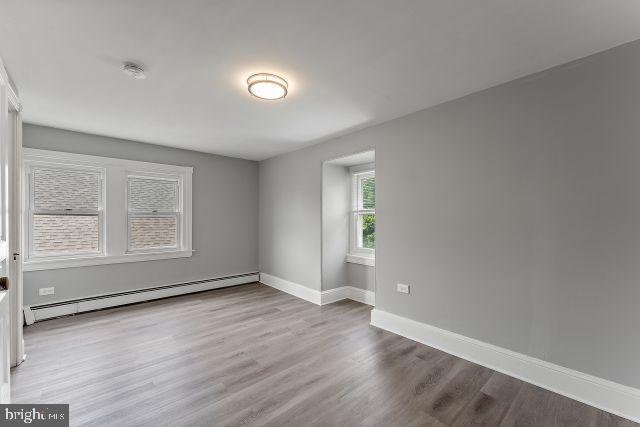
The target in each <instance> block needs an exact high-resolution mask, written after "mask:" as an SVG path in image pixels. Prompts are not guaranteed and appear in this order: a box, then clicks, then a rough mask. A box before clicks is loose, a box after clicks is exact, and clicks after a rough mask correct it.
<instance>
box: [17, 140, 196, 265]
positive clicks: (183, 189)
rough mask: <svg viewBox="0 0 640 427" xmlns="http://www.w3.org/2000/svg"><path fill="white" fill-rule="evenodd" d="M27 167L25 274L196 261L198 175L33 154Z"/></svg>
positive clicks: (49, 153)
mask: <svg viewBox="0 0 640 427" xmlns="http://www.w3.org/2000/svg"><path fill="white" fill-rule="evenodd" d="M23 165H24V168H23V170H24V177H23V183H24V184H23V189H24V198H23V200H25V204H24V210H23V212H24V216H23V230H24V239H23V242H24V246H25V247H24V248H23V251H24V254H25V257H24V261H23V262H24V263H23V267H24V269H25V270H26V271H29V270H46V269H54V268H67V267H80V266H85V265H99V264H112V263H122V262H134V261H149V260H154V259H167V258H182V257H188V256H191V254H192V247H191V177H192V172H193V169H192V168H190V167H185V166H173V165H163V164H157V163H146V162H138V161H132V160H123V159H113V158H107V157H97V156H86V155H80V154H72V153H61V152H54V151H46V150H36V149H30V148H25V149H24V150H23Z"/></svg>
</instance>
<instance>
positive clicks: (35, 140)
mask: <svg viewBox="0 0 640 427" xmlns="http://www.w3.org/2000/svg"><path fill="white" fill-rule="evenodd" d="M23 145H24V146H25V147H31V148H40V149H47V150H55V151H66V152H71V153H80V154H91V155H97V156H106V157H116V158H123V159H130V160H140V161H147V162H154V163H166V164H172V165H181V166H193V248H194V250H195V251H196V252H195V253H194V254H193V256H192V257H190V258H180V259H172V260H162V261H145V262H135V263H125V264H113V265H102V266H94V267H78V268H67V269H59V270H44V271H33V272H25V274H24V303H25V304H27V305H29V304H36V303H43V302H47V301H52V300H59V299H67V298H76V297H82V296H88V295H94V294H99V293H105V292H117V291H123V290H127V289H135V288H142V287H149V286H155V285H160V284H170V283H179V282H186V281H191V280H198V279H206V278H212V277H218V276H225V275H230V274H234V273H245V272H252V271H257V270H258V254H257V246H258V242H257V236H258V213H257V212H258V165H257V163H256V162H253V161H248V160H240V159H232V158H229V157H222V156H215V155H211V154H205V153H199V152H195V151H187V150H179V149H174V148H167V147H162V146H158V145H151V144H143V143H139V142H132V141H126V140H120V139H113V138H106V137H101V136H96V135H89V134H84V133H77V132H70V131H65V130H60V129H54V128H48V127H41V126H35V125H25V126H24V135H23ZM46 286H55V288H56V294H55V295H52V296H43V297H40V296H38V288H40V287H46Z"/></svg>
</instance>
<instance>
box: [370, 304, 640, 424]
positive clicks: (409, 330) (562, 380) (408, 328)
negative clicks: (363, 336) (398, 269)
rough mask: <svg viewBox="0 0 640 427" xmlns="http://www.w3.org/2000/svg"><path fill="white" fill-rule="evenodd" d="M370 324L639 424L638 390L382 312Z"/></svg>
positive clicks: (372, 316) (639, 396)
mask: <svg viewBox="0 0 640 427" xmlns="http://www.w3.org/2000/svg"><path fill="white" fill-rule="evenodd" d="M371 324H372V325H373V326H376V327H378V328H381V329H385V330H387V331H390V332H393V333H395V334H398V335H402V336H403V337H406V338H409V339H412V340H414V341H418V342H420V343H422V344H426V345H428V346H430V347H434V348H437V349H439V350H442V351H444V352H447V353H450V354H453V355H455V356H458V357H460V358H463V359H466V360H469V361H471V362H474V363H477V364H479V365H483V366H486V367H488V368H490V369H493V370H495V371H499V372H502V373H505V374H507V375H510V376H512V377H515V378H518V379H521V380H523V381H526V382H528V383H531V384H535V385H537V386H539V387H542V388H545V389H547V390H550V391H553V392H555V393H558V394H562V395H564V396H567V397H570V398H571V399H575V400H578V401H580V402H583V403H586V404H588V405H591V406H595V407H596V408H600V409H602V410H605V411H607V412H610V413H612V414H615V415H619V416H621V417H624V418H628V419H630V420H632V421H635V422H640V390H639V389H636V388H632V387H628V386H625V385H622V384H618V383H614V382H612V381H608V380H605V379H602V378H598V377H595V376H593V375H589V374H585V373H582V372H578V371H574V370H572V369H568V368H565V367H562V366H559V365H555V364H553V363H549V362H545V361H544V360H540V359H536V358H535V357H531V356H527V355H525V354H521V353H517V352H515V351H511V350H507V349H505V348H502V347H498V346H495V345H492V344H488V343H485V342H482V341H478V340H476V339H473V338H469V337H465V336H463V335H459V334H456V333H453V332H449V331H446V330H444V329H440V328H437V327H434V326H431V325H428V324H426V323H420V322H416V321H415V320H411V319H408V318H406V317H402V316H397V315H395V314H391V313H387V312H385V311H382V310H378V309H373V310H372V311H371Z"/></svg>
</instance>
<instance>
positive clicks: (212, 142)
mask: <svg viewBox="0 0 640 427" xmlns="http://www.w3.org/2000/svg"><path fill="white" fill-rule="evenodd" d="M638 38H640V1H638V0H483V1H477V0H396V1H393V0H347V1H345V0H323V1H318V0H314V1H310V0H275V1H273V0H261V1H248V0H233V1H231V0H229V1H209V0H181V1H176V0H173V1H169V0H136V1H131V0H109V1H104V0H66V1H65V0H0V56H1V57H2V58H3V60H4V62H5V66H6V67H7V69H8V70H9V72H10V73H11V74H12V77H13V79H14V81H15V82H16V85H17V86H18V89H19V91H20V95H21V100H22V102H23V104H24V119H25V121H28V122H31V123H38V124H44V125H50V126H55V127H61V128H67V129H73V130H79V131H85V132H91V133H96V134H102V135H109V136H115V137H121V138H128V139H133V140H139V141H145V142H152V143H156V144H162V145H169V146H175V147H183V148H189V149H195V150H200V151H205V152H211V153H218V154H224V155H229V156H236V157H243V158H247V159H264V158H267V157H271V156H274V155H276V154H279V153H283V152H286V151H291V150H294V149H297V148H300V147H302V146H305V145H309V144H311V143H315V142H319V141H322V140H325V139H328V138H330V137H332V136H337V135H340V134H344V133H347V132H350V131H353V130H355V129H359V128H362V127H365V126H369V125H372V124H375V123H380V122H382V121H386V120H389V119H392V118H395V117H399V116H402V115H405V114H408V113H411V112H414V111H417V110H420V109H423V108H426V107H429V106H432V105H435V104H439V103H441V102H443V101H446V100H450V99H454V98H457V97H460V96H462V95H465V94H468V93H471V92H475V91H477V90H480V89H483V88H487V87H490V86H493V85H496V84H498V83H502V82H506V81H509V80H512V79H514V78H517V77H520V76H523V75H527V74H530V73H532V72H535V71H539V70H543V69H546V68H549V67H551V66H554V65H557V64H561V63H564V62H568V61H570V60H573V59H577V58H580V57H583V56H586V55H589V54H592V53H595V52H598V51H601V50H604V49H607V48H610V47H613V46H616V45H619V44H622V43H625V42H628V41H631V40H636V39H638ZM125 60H134V61H138V62H140V63H141V64H142V65H144V66H145V68H146V69H147V71H148V77H147V79H146V80H142V81H139V80H133V79H131V78H128V77H126V76H125V75H124V74H122V73H121V72H120V67H121V63H122V62H123V61H125ZM263 71H264V72H272V73H276V74H280V75H282V76H283V77H285V78H286V79H288V80H289V83H290V92H289V96H287V98H286V99H285V100H283V101H280V102H273V101H260V100H257V99H255V98H251V97H250V96H249V95H248V94H247V92H246V85H245V84H244V81H245V79H246V77H247V76H249V75H250V74H252V73H255V72H263Z"/></svg>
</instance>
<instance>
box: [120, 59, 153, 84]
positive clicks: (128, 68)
mask: <svg viewBox="0 0 640 427" xmlns="http://www.w3.org/2000/svg"><path fill="white" fill-rule="evenodd" d="M122 72H123V73H125V74H126V75H127V76H129V77H133V78H134V79H137V80H144V79H146V78H147V75H146V74H145V73H144V69H143V68H142V67H141V66H139V65H138V64H134V63H133V62H125V63H124V64H122Z"/></svg>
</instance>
